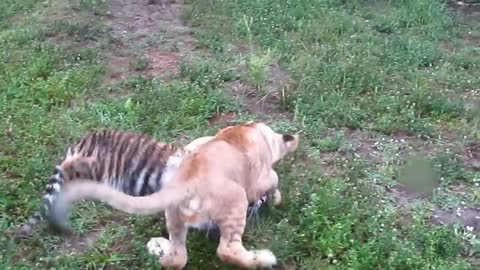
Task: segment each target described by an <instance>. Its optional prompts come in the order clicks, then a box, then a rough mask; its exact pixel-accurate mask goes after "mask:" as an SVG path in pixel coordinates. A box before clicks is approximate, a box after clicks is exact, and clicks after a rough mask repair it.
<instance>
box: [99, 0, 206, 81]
mask: <svg viewBox="0 0 480 270" xmlns="http://www.w3.org/2000/svg"><path fill="white" fill-rule="evenodd" d="M149 2H150V1H144V0H133V1H127V0H112V1H109V4H108V13H107V16H106V25H107V26H108V27H109V28H110V29H111V34H112V38H113V42H112V43H113V44H112V45H111V46H110V48H109V52H108V53H107V54H106V62H107V76H106V77H105V84H115V83H117V82H119V81H122V80H125V79H126V78H128V77H130V76H132V75H143V76H146V77H149V78H151V77H162V78H165V77H171V76H174V75H176V74H177V73H178V72H179V64H180V60H181V59H182V58H185V57H188V56H189V55H190V54H192V53H193V51H194V50H195V47H196V43H197V41H196V40H195V38H194V37H193V36H192V31H191V29H190V28H189V27H187V26H185V25H184V23H183V21H182V20H181V13H182V12H183V9H184V5H185V4H184V3H183V1H177V3H170V2H172V1H162V2H164V3H157V2H159V1H153V2H152V3H151V4H149ZM143 61H144V62H145V63H143Z"/></svg>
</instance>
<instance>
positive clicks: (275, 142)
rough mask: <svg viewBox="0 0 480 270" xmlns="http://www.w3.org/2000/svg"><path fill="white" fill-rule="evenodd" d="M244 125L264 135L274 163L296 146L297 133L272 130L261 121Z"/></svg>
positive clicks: (297, 141)
mask: <svg viewBox="0 0 480 270" xmlns="http://www.w3.org/2000/svg"><path fill="white" fill-rule="evenodd" d="M245 125H248V126H250V127H253V128H254V129H256V130H257V131H258V132H260V133H261V134H262V135H263V136H264V137H265V140H266V141H267V143H268V145H269V146H270V151H271V153H272V159H273V162H274V163H275V162H277V161H279V160H280V159H282V158H283V157H284V156H285V155H286V154H288V153H291V152H293V151H295V150H297V148H298V143H299V140H300V138H299V136H298V134H281V133H277V132H275V131H273V129H272V128H271V127H269V126H268V125H266V124H265V123H261V122H248V123H246V124H245Z"/></svg>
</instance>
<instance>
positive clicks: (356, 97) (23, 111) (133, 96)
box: [0, 0, 480, 270]
mask: <svg viewBox="0 0 480 270" xmlns="http://www.w3.org/2000/svg"><path fill="white" fill-rule="evenodd" d="M109 1H113V0H109ZM109 1H94V0H82V1H61V0H58V1H47V2H45V1H34V0H29V1H20V0H9V1H3V2H2V3H1V4H0V56H1V59H2V61H1V62H0V115H1V118H2V120H3V121H0V130H2V132H0V213H2V214H1V215H0V231H3V232H7V231H9V230H11V229H13V228H15V227H16V226H18V224H20V223H22V222H24V221H25V218H26V217H27V216H28V215H29V214H30V213H31V212H32V211H33V210H34V209H36V208H37V207H38V206H39V205H40V203H41V197H40V194H41V192H42V191H43V188H44V184H45V182H46V179H47V177H48V175H49V173H51V171H52V169H53V165H54V163H55V161H57V160H58V158H60V157H61V155H62V154H63V151H64V149H65V147H66V145H67V144H68V143H69V142H71V141H72V140H73V139H75V138H78V137H80V136H81V135H83V134H84V133H85V132H87V131H89V130H92V129H97V128H104V127H108V128H117V129H124V130H134V131H140V132H145V133H148V134H151V135H153V136H155V137H157V138H158V139H160V140H162V141H166V142H174V141H181V142H186V141H188V140H190V139H193V138H195V137H198V136H201V135H205V134H212V133H213V132H215V130H217V129H218V126H219V125H213V126H208V125H206V123H207V122H208V121H209V119H211V118H212V117H214V116H216V115H218V114H221V113H226V112H232V111H233V112H235V113H236V119H235V120H236V121H243V120H246V119H255V118H258V117H264V116H265V115H264V114H265V111H262V109H258V108H257V107H255V108H253V107H252V104H253V103H252V102H242V101H241V100H240V99H239V98H238V96H236V93H235V92H234V91H226V90H231V89H230V88H231V87H232V85H234V84H235V83H237V84H240V85H241V86H243V87H244V88H247V89H251V92H252V93H253V95H248V96H246V97H243V98H246V100H247V101H252V100H253V101H258V100H261V101H264V102H266V103H268V105H270V106H276V109H275V110H271V111H268V112H269V113H270V115H269V117H268V119H267V121H268V122H269V123H270V124H271V125H272V126H274V127H276V128H278V129H280V130H285V131H292V132H293V131H295V132H301V133H302V138H303V141H302V145H301V149H300V150H299V151H298V153H296V154H295V155H293V156H292V157H291V158H288V159H286V160H285V161H282V162H281V163H280V164H279V165H278V166H277V171H278V173H279V176H280V179H281V180H280V181H281V190H282V192H283V198H284V203H283V204H282V206H281V207H279V208H278V209H274V208H266V209H264V211H263V213H262V215H261V217H260V219H259V220H257V221H253V222H251V223H250V224H249V225H248V228H247V231H246V234H245V237H244V240H245V244H246V246H247V247H249V248H271V249H272V250H273V251H274V252H275V254H276V255H277V256H278V257H279V261H280V262H281V265H282V268H279V269H445V270H447V269H449V270H450V269H476V267H478V266H479V264H480V263H479V259H478V256H479V254H480V243H479V241H478V239H476V238H475V237H474V236H475V235H474V233H472V232H470V231H468V230H466V229H464V228H462V227H461V226H446V225H445V226H437V225H434V222H432V218H431V215H432V212H434V211H435V210H436V209H444V210H447V211H455V209H457V208H458V207H464V206H469V207H472V208H475V209H478V208H479V207H480V197H479V192H478V184H479V183H480V172H479V167H478V164H479V163H478V162H479V160H478V159H480V157H479V156H478V150H476V149H478V145H479V141H480V132H479V131H478V130H479V129H478V123H479V121H480V119H479V118H478V109H479V106H478V104H477V103H475V102H476V99H477V100H478V98H479V97H478V91H479V88H478V86H479V85H480V79H479V78H480V67H479V65H480V55H479V51H478V45H479V43H478V42H479V40H480V28H479V27H478V24H472V23H469V24H467V23H465V22H464V21H463V19H462V18H463V16H464V15H463V14H461V13H455V12H454V10H452V9H451V8H448V7H447V5H446V3H445V2H444V1H440V0H416V1H413V0H402V1H366V0H356V1H329V0H320V1H319V0H316V1H313V0H302V1H278V0H265V1H254V0H242V1H237V0H227V1H216V0H192V1H190V3H189V6H188V8H186V11H187V12H186V13H185V14H182V16H183V17H184V18H185V19H186V21H187V22H188V23H189V24H190V25H192V30H193V32H194V36H195V38H196V39H197V40H198V45H197V47H196V50H195V51H192V54H194V56H195V57H193V58H192V59H193V61H184V62H181V64H180V66H179V72H178V74H176V75H174V76H172V77H170V78H168V79H159V78H150V77H148V76H144V73H142V72H146V71H148V69H149V68H150V65H149V63H150V62H149V60H148V59H147V58H143V57H139V56H138V55H136V56H134V57H132V59H130V61H126V62H125V63H126V65H131V66H132V67H133V69H134V70H135V71H136V73H135V74H132V75H131V76H129V77H128V78H127V79H124V80H123V79H122V80H120V81H118V84H116V85H113V86H111V85H107V84H105V78H106V74H108V70H109V66H108V61H105V59H106V56H107V55H109V54H108V53H109V51H110V50H111V49H112V47H111V46H112V45H115V44H117V43H118V42H119V41H118V40H117V39H118V37H115V38H114V37H113V35H112V31H113V30H112V29H111V27H107V24H106V21H107V19H108V18H109V17H108V16H107V15H108V14H109V12H110V11H109V8H111V6H110V5H109V3H110V2H109ZM117 2H118V1H117ZM212 22H215V23H212ZM162 23H164V22H162ZM154 34H156V35H158V33H152V38H150V39H148V43H149V44H136V46H139V47H141V46H146V47H148V46H161V44H162V42H163V41H162V40H163V38H162V37H159V39H160V40H156V39H155V38H156V36H155V35H154ZM179 46H182V45H179ZM242 47H246V48H247V50H246V51H247V52H246V53H243V52H242V49H241V48H242ZM166 51H168V50H166ZM275 65H276V66H278V67H277V68H276V69H275V68H273V66H275ZM280 71H281V72H280ZM282 77H289V79H291V81H293V83H290V84H288V85H283V83H279V82H280V81H281V80H280V79H282ZM272 78H273V79H272ZM280 88H282V89H283V88H285V89H284V90H285V91H282V93H280V94H281V95H282V101H281V102H278V100H275V99H271V98H269V95H270V94H271V93H273V92H277V91H279V89H280ZM232 93H233V95H232ZM279 103H281V104H279ZM262 113H263V114H262ZM285 115H286V116H287V117H284V116H285ZM413 156H416V157H420V158H421V161H422V162H421V163H420V161H419V160H415V159H412V157H413ZM412 164H413V165H422V166H412ZM404 185H405V186H406V187H410V188H411V189H405V188H404ZM432 185H433V186H435V188H434V190H433V192H432V194H431V195H430V196H416V195H419V194H423V192H424V191H425V188H426V187H428V189H427V190H426V191H427V193H428V191H431V189H432ZM413 195H415V196H413ZM72 221H73V224H74V227H75V229H76V230H77V231H79V232H81V233H82V235H83V236H82V237H79V238H76V239H73V240H72V239H69V240H66V239H64V238H61V237H58V236H55V235H52V234H50V233H49V232H48V231H47V230H41V231H40V232H39V233H38V234H36V235H35V236H34V237H33V238H32V239H29V240H26V241H22V242H19V243H17V242H14V241H13V240H11V239H10V238H9V236H8V235H7V234H2V235H0V246H1V247H2V248H1V249H0V268H1V269H50V268H55V269H83V268H87V269H146V268H147V269H160V267H159V265H158V263H157V262H156V259H155V258H153V257H151V256H149V255H148V254H147V252H146V249H145V243H146V241H147V240H148V238H149V237H153V236H159V235H161V232H162V228H163V226H164V225H163V224H164V222H163V221H161V220H160V221H159V220H158V218H155V217H148V218H140V217H133V216H132V217H128V216H127V215H124V214H120V213H117V212H115V211H111V210H107V209H106V208H105V207H102V206H100V205H98V204H97V205H95V204H93V203H85V204H82V205H81V207H78V211H75V215H74V217H73V219H72ZM478 229H480V228H478ZM87 243H90V244H88V245H87ZM69 244H70V245H69ZM188 245H189V254H190V258H189V266H188V267H189V269H232V268H231V267H230V266H228V265H225V264H222V263H221V262H220V261H219V260H218V259H217V258H216V257H215V248H216V247H215V243H212V242H209V241H208V240H207V239H206V238H205V237H204V236H203V235H201V234H199V233H198V232H192V233H190V234H189V243H188Z"/></svg>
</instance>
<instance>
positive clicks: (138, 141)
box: [16, 130, 266, 238]
mask: <svg viewBox="0 0 480 270" xmlns="http://www.w3.org/2000/svg"><path fill="white" fill-rule="evenodd" d="M212 138H214V137H213V136H210V137H201V138H198V139H196V140H194V141H192V142H191V143H190V144H188V145H187V146H185V147H184V148H183V149H182V148H178V147H176V146H174V145H171V144H166V143H163V142H160V141H157V140H155V139H154V138H152V137H150V136H148V135H145V134H139V133H131V132H124V131H114V130H103V131H96V132H91V133H89V134H87V135H86V136H84V137H83V138H81V139H80V140H79V141H78V143H77V144H75V145H73V146H71V147H69V148H68V150H67V153H66V156H65V158H64V159H63V160H62V162H61V163H60V165H57V166H56V167H55V170H54V173H53V175H52V176H51V177H50V178H49V180H48V184H47V186H46V191H45V195H44V204H43V208H42V209H41V210H40V211H37V212H35V213H34V214H33V215H31V216H30V218H29V219H28V221H27V222H26V223H25V224H23V225H22V226H21V227H20V228H19V230H18V231H17V233H16V236H17V237H20V238H24V237H27V236H29V235H31V234H32V233H33V231H34V229H35V228H36V227H37V226H38V225H39V224H40V223H41V221H42V220H43V219H44V218H45V216H46V215H47V214H48V212H49V210H50V208H51V206H52V203H53V202H54V200H55V198H56V196H57V195H58V193H59V192H60V191H61V189H62V186H63V184H64V183H65V182H68V181H72V180H75V179H91V180H92V181H96V182H102V183H104V184H105V185H108V186H111V187H113V188H115V189H117V190H119V191H122V192H124V193H126V194H128V195H131V196H145V195H149V194H152V193H154V192H157V191H159V190H161V189H162V187H163V186H164V185H165V184H166V183H167V182H168V181H169V180H170V179H171V178H172V176H173V173H175V170H176V169H177V168H178V166H179V165H180V163H181V161H182V158H183V157H184V156H185V155H186V154H187V153H188V152H190V151H193V150H195V149H196V148H197V147H198V146H200V145H201V144H204V143H206V142H208V141H209V140H211V139H212ZM265 201H266V196H263V197H262V198H261V199H260V200H258V201H257V202H254V203H251V204H250V205H249V211H248V216H249V217H250V218H251V217H252V216H254V215H255V214H256V213H257V211H258V210H259V208H260V206H261V205H262V204H263V203H264V202H265ZM198 229H200V230H206V231H207V233H208V232H209V231H212V232H213V234H214V235H215V233H216V230H218V228H217V227H216V226H215V225H214V224H210V225H209V226H206V227H202V228H198ZM214 237H215V236H214Z"/></svg>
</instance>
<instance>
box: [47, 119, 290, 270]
mask: <svg viewBox="0 0 480 270" xmlns="http://www.w3.org/2000/svg"><path fill="white" fill-rule="evenodd" d="M298 143H299V137H298V135H289V134H279V133H276V132H275V131H273V130H272V129H271V128H270V127H269V126H267V125H266V124H264V123H260V122H248V123H243V124H239V125H236V126H230V127H227V128H224V129H222V130H220V131H219V132H218V133H217V134H216V135H215V137H214V138H213V139H211V140H210V141H208V142H206V143H204V144H202V145H200V146H199V147H198V148H197V149H195V150H194V151H193V152H192V153H191V154H189V155H188V156H186V157H185V158H184V160H183V162H182V163H181V164H180V166H179V167H178V171H177V172H176V173H175V174H174V175H173V176H172V177H173V178H172V179H171V181H169V184H168V185H166V186H165V187H164V188H163V189H162V190H160V191H158V192H155V193H153V194H151V195H148V196H143V197H133V196H130V195H128V194H125V193H122V192H119V191H117V190H115V189H114V188H112V187H109V186H107V185H103V184H98V183H95V182H91V181H73V182H69V183H67V184H66V186H65V188H64V189H63V190H62V192H61V193H60V194H59V196H58V199H57V200H56V201H55V203H54V205H53V207H52V209H51V212H50V216H49V217H48V221H49V223H50V224H51V225H52V226H53V227H54V228H56V229H63V228H65V227H66V226H67V225H66V220H67V216H68V212H69V208H70V206H71V205H72V204H73V203H74V202H76V201H79V200H82V199H93V200H100V201H102V202H104V203H106V204H108V205H110V206H112V207H113V208H116V209H118V210H121V211H124V212H126V213H130V214H142V215H152V214H156V213H158V212H161V211H163V210H165V217H166V221H167V222H166V223H167V230H168V232H169V238H170V239H169V240H166V239H161V238H155V239H156V241H157V242H159V243H161V244H162V249H163V250H162V251H161V252H158V253H157V254H158V255H159V256H160V264H161V265H162V266H164V267H169V266H170V267H175V268H176V269H182V268H183V267H184V266H185V265H186V263H187V248H186V237H187V231H188V227H192V226H194V227H197V226H201V225H202V224H205V223H209V222H211V223H214V224H216V225H218V227H219V228H220V243H219V246H218V248H217V255H218V256H219V257H220V259H221V260H222V261H224V262H228V263H231V264H235V265H238V266H241V267H244V268H254V267H271V266H273V265H275V264H276V258H275V255H273V253H272V252H270V251H269V250H250V251H249V250H247V249H245V247H244V246H243V244H242V235H243V232H244V229H245V223H246V214H247V206H248V204H249V203H252V202H255V201H257V200H258V199H259V198H260V197H261V196H262V195H264V194H265V193H270V194H273V196H274V198H273V199H274V202H275V203H276V204H278V203H280V201H281V197H280V191H279V190H278V175H277V173H276V172H275V171H274V170H273V169H272V166H273V165H274V163H276V162H277V161H278V160H280V159H281V158H283V157H284V156H285V155H286V154H287V153H289V152H293V151H295V150H296V149H297V147H298Z"/></svg>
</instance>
